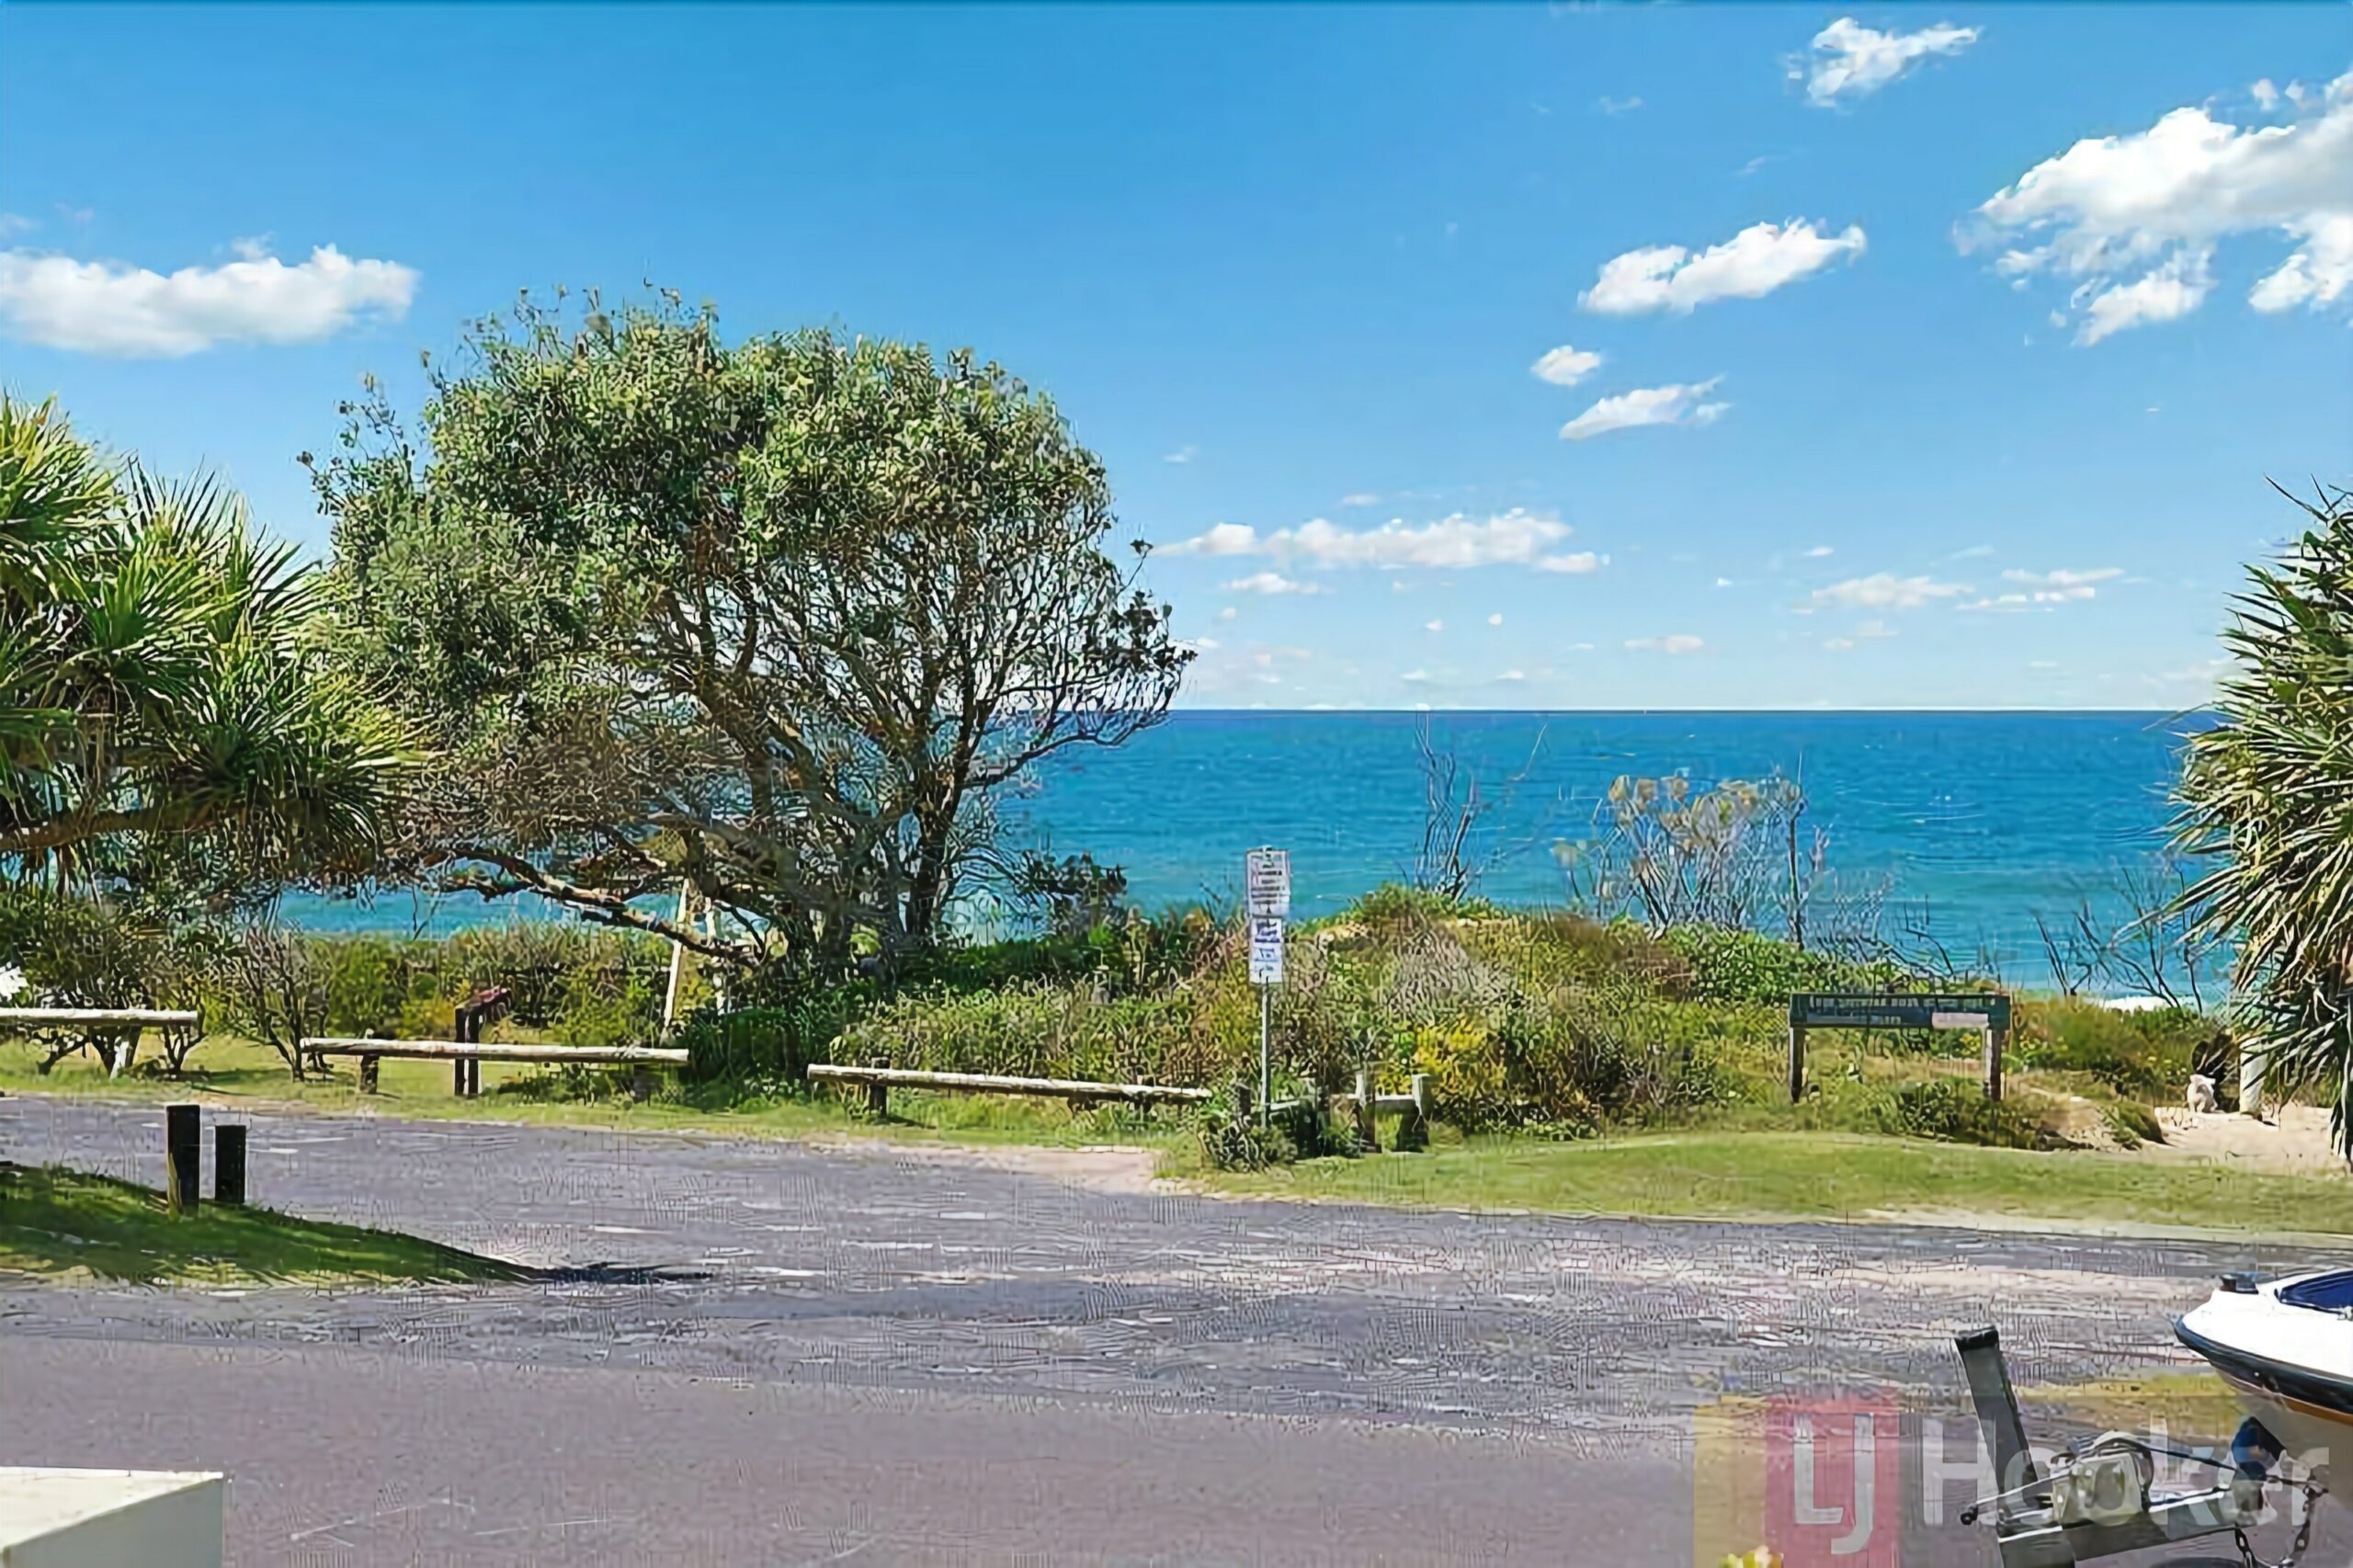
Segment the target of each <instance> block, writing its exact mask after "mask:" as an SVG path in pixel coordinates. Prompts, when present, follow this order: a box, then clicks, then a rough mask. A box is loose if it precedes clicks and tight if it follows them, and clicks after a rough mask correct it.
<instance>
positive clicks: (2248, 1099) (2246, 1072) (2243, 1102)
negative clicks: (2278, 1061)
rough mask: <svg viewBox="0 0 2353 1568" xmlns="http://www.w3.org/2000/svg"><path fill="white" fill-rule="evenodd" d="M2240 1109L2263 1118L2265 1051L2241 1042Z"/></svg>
mask: <svg viewBox="0 0 2353 1568" xmlns="http://www.w3.org/2000/svg"><path fill="white" fill-rule="evenodd" d="M2239 1109H2240V1110H2242V1111H2244V1112H2245V1113H2246V1114H2247V1115H2249V1116H2251V1117H2254V1118H2255V1119H2256V1120H2257V1121H2260V1120H2262V1119H2263V1052H2262V1051H2260V1050H2258V1049H2256V1047H2254V1046H2251V1045H2249V1044H2247V1043H2246V1042H2245V1041H2244V1040H2242V1041H2240V1042H2239Z"/></svg>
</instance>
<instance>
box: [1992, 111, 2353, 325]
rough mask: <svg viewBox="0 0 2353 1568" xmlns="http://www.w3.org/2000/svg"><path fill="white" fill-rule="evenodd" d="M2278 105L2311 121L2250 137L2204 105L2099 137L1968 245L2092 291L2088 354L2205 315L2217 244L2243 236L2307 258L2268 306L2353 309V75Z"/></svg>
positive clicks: (2277, 274)
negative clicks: (2283, 242)
mask: <svg viewBox="0 0 2353 1568" xmlns="http://www.w3.org/2000/svg"><path fill="white" fill-rule="evenodd" d="M2256 97H2257V98H2258V100H2260V99H2261V98H2262V97H2263V95H2262V94H2261V93H2258V94H2257V95H2256ZM2278 97H2285V98H2286V99H2287V100H2288V101H2289V102H2290V103H2292V104H2293V105H2294V106H2295V107H2296V108H2297V110H2298V114H2299V118H2298V119H2295V120H2293V121H2291V122H2290V123H2288V124H2284V125H2263V124H2256V125H2247V126H2241V125H2235V124H2233V123H2231V122H2229V121H2227V120H2222V119H2215V118H2214V116H2213V115H2212V114H2211V112H2210V111H2209V109H2208V108H2206V107H2202V106H2200V107H2190V108H2177V109H2174V110H2172V111H2171V112H2169V113H2167V114H2165V115H2164V116H2162V117H2161V118H2160V119H2158V120H2157V121H2156V123H2155V124H2154V125H2152V126H2150V127H2149V128H2148V129H2147V130H2145V131H2134V132H2131V133H2130V134H2127V135H2120V136H2099V137H2086V139H2084V140H2082V141H2080V142H2076V143H2075V145H2074V146H2072V147H2070V148H2068V149H2067V150H2066V151H2065V152H2063V153H2059V154H2057V155H2056V156H2053V157H2050V158H2046V159H2044V160H2043V161H2042V162H2041V163H2040V164H2037V165H2035V166H2034V167H2032V168H2030V169H2029V170H2028V171H2027V172H2026V173H2025V174H2023V175H2021V176H2018V180H2017V182H2016V183H2014V184H2012V185H2011V186H2009V187H2007V188H2006V189H2004V190H2002V191H2000V192H1998V193H1996V194H1995V196H1994V197H1992V198H1991V199H1988V200H1987V201H1985V202H1984V204H1983V205H1982V206H1980V207H1979V208H1978V209H1977V212H1976V214H1975V216H1974V218H1973V219H1972V222H1970V223H1969V224H1967V225H1964V227H1963V228H1962V230H1961V233H1960V236H1959V238H1960V243H1961V246H1962V248H1963V249H1970V248H1973V247H1974V246H1976V245H1978V244H1986V243H1990V242H1992V241H1994V240H1996V239H2000V240H2003V241H2006V242H2015V241H2023V242H2025V243H2024V245H2023V248H2021V247H2020V245H2019V244H2010V246H2009V248H2007V249H2006V250H2005V251H2004V252H2003V254H2002V255H2001V256H2000V257H1999V258H1998V259H1997V260H1996V261H1995V264H1994V267H1995V270H1996V271H1997V272H2002V273H2005V274H2008V275H2015V276H2019V277H2024V276H2027V275H2031V274H2037V273H2051V274H2056V275H2058V276H2061V277H2064V278H2075V279H2077V280H2079V281H2078V283H2077V286H2076V288H2075V291H2074V293H2073V294H2072V295H2071V296H2070V298H2069V301H2068V303H2069V305H2070V306H2071V307H2075V306H2084V305H2085V304H2086V301H2088V305H2087V306H2086V316H2087V319H2086V321H2085V323H2084V324H2083V326H2082V327H2081V329H2080V331H2079V333H2078V341H2080V342H2083V343H2086V344H2089V343H2097V342H2098V341H2099V340H2100V339H2101V338H2104V337H2107V336H2109V335H2110V334H2112V333H2115V332H2119V331H2121V330H2123V329H2124V328H2126V327H2130V326H2137V325H2142V324H2147V323H2151V322H2161V321H2172V320H2177V319H2178V318H2180V317H2182V316H2185V315H2188V313H2190V312H2193V311H2195V310H2197V309H2198V308H2199V306H2200V304H2202V303H2203V302H2204V301H2205V300H2206V297H2207V296H2208V294H2210V293H2211V291H2212V289H2213V281H2212V275H2211V260H2212V256H2213V252H2214V248H2215V245H2216V244H2217V243H2218V242H2220V241H2222V240H2224V239H2227V238H2230V237H2232V236H2234V235H2239V234H2251V233H2265V232H2275V233H2279V234H2281V235H2283V236H2285V237H2286V238H2287V239H2288V240H2290V241H2291V242H2292V243H2293V244H2294V247H2295V248H2294V249H2293V250H2292V251H2291V252H2290V255H2289V256H2287V257H2286V258H2285V259H2284V260H2283V261H2282V262H2280V264H2279V266H2278V267H2275V268H2274V269H2273V270H2271V271H2270V272H2268V273H2267V274H2265V275H2264V276H2263V277H2262V278H2259V279H2258V280H2257V281H2256V284H2255V286H2254V288H2253V289H2252V290H2250V291H2249V293H2248V295H2247V299H2248V302H2249V303H2250V304H2252V305H2254V306H2255V308H2256V309H2257V310H2260V311H2285V310H2290V309H2293V308H2296V307H2298V306H2304V307H2308V308H2311V309H2314V310H2318V309H2320V308H2322V307H2324V306H2327V305H2331V304H2336V303H2338V302H2340V301H2344V302H2347V303H2353V72H2347V74H2344V75H2342V76H2339V77H2338V78H2336V81H2334V82H2332V83H2330V84H2329V85H2328V86H2327V87H2326V88H2325V89H2324V90H2320V91H2311V90H2307V89H2304V88H2302V85H2301V84H2290V86H2289V88H2288V89H2287V91H2286V93H2284V94H2281V95H2278ZM2278 97H2275V98H2274V99H2273V101H2274V102H2276V101H2278ZM2060 319H2061V320H2064V319H2065V318H2064V317H2063V316H2061V317H2060Z"/></svg>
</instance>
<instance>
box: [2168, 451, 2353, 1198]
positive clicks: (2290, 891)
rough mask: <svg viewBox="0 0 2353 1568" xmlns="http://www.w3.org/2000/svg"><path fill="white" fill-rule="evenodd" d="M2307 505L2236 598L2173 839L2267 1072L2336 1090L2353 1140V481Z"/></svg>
mask: <svg viewBox="0 0 2353 1568" xmlns="http://www.w3.org/2000/svg"><path fill="white" fill-rule="evenodd" d="M2283 494H2285V493H2284V492H2283ZM2290 499H2294V498H2293V497H2290ZM2296 504H2297V505H2298V506H2301V507H2302V509H2303V511H2304V512H2305V514H2306V526H2305V527H2304V528H2303V530H2302V534H2301V536H2300V537H2299V538H2298V539H2297V540H2296V541H2295V542H2294V543H2293V544H2292V545H2291V546H2290V547H2289V549H2288V550H2287V551H2285V552H2284V553H2283V554H2282V555H2281V556H2280V557H2279V559H2278V560H2277V561H2274V562H2261V563H2257V564H2256V565H2254V566H2251V567H2250V568H2248V571H2247V586H2246V588H2245V591H2244V592H2242V593H2241V594H2239V595H2238V596H2237V597H2236V598H2235V599H2234V601H2233V612H2234V613H2233V616H2232V619H2231V623H2230V625H2229V626H2228V628H2227V629H2226V630H2225V631H2224V632H2223V634H2222V644H2223V648H2224V651H2225V653H2227V654H2228V655H2229V661H2230V662H2229V665H2228V668H2227V670H2226V672H2225V673H2224V675H2223V676H2222V679H2221V681H2220V682H2219V684H2218V686H2217V688H2216V692H2215V699H2214V703H2213V710H2214V712H2215V714H2216V716H2217V720H2218V722H2216V723H2215V724H2214V725H2213V726H2212V727H2211V728H2207V729H2203V730H2200V732H2198V733H2194V734H2192V735H2191V736H2190V738H2189V742H2188V755H2187V757H2186V759H2185V762H2184V765H2183V771H2182V777H2181V782H2180V785H2179V789H2178V801H2179V806H2180V811H2179V815H2178V818H2177V824H2176V839H2177V846H2179V848H2180V849H2182V850H2183V851H2184V852H2185V853H2187V854H2188V855H2190V856H2191V857H2193V858H2198V859H2200V861H2202V862H2204V863H2205V864H2206V865H2208V866H2210V867H2211V869H2207V870H2206V871H2205V873H2204V874H2203V875H2202V876H2201V877H2200V879H2199V880H2198V881H2196V882H2195V883H2194V884H2193V885H2192V886H2191V887H2190V889H2189V890H2188V893H2187V894H2186V895H2185V896H2184V898H2183V900H2182V902H2181V907H2182V908H2184V909H2185V910H2187V911H2188V912H2189V913H2190V914H2191V915H2193V916H2194V918H2195V922H2196V924H2195V926H2194V928H2193V935H2194V936H2195V937H2196V938H2198V939H2200V940H2201V941H2205V942H2211V943H2218V944H2228V945H2230V946H2231V948H2232V949H2233V958H2232V971H2231V980H2232V989H2233V994H2234V1014H2235V1015H2236V1017H2237V1020H2238V1023H2239V1025H2240V1027H2241V1029H2242V1031H2243V1036H2242V1039H2243V1048H2244V1049H2247V1050H2251V1051H2256V1052H2257V1053H2258V1054H2259V1055H2260V1056H2261V1058H2262V1060H2263V1062H2264V1068H2265V1076H2266V1080H2267V1083H2268V1085H2270V1086H2271V1087H2273V1088H2274V1089H2276V1090H2277V1091H2279V1092H2280V1093H2289V1092H2293V1091H2295V1090H2297V1089H2301V1088H2320V1089H2323V1090H2324V1091H2325V1092H2327V1093H2328V1094H2329V1095H2330V1097H2331V1099H2332V1101H2333V1103H2334V1104H2335V1106H2336V1113H2335V1120H2334V1126H2335V1130H2336V1138H2337V1141H2338V1142H2339V1144H2340V1146H2342V1147H2344V1148H2345V1149H2346V1150H2347V1153H2348V1154H2353V1121H2348V1120H2347V1115H2346V1109H2347V1097H2348V1093H2347V1092H2348V1091H2353V831H2348V824H2353V494H2348V493H2347V492H2346V491H2344V490H2341V489H2339V490H2323V491H2321V492H2320V493H2319V494H2317V495H2316V496H2315V497H2314V498H2313V500H2311V501H2297V503H2296Z"/></svg>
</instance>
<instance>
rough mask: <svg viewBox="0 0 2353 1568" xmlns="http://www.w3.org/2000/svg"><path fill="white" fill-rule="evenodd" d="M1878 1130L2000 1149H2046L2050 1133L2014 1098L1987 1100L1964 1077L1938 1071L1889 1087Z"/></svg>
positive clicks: (1981, 1091)
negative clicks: (1945, 1074) (1893, 1087)
mask: <svg viewBox="0 0 2353 1568" xmlns="http://www.w3.org/2000/svg"><path fill="white" fill-rule="evenodd" d="M1881 1123H1882V1127H1883V1129H1884V1131H1888V1132H1891V1133H1893V1134H1894V1135H1896V1136H1897V1137H1902V1138H1933V1139H1936V1140H1938V1141H1939V1142H1947V1143H1982V1144H1986V1145H1988V1146H1991V1147H1995V1148H2003V1149H2040V1148H2045V1147H2048V1146H2049V1144H2050V1135H2049V1134H2048V1133H2047V1132H2046V1131H2044V1130H2043V1127H2042V1124H2041V1122H2040V1120H2039V1119H2037V1118H2036V1117H2035V1116H2034V1114H2033V1113H2032V1111H2031V1110H2030V1109H2029V1108H2027V1107H2026V1106H2023V1105H2021V1104H2020V1103H2019V1102H2018V1099H2017V1098H2015V1097H2014V1098H2011V1099H2005V1100H1991V1099H1987V1098H1986V1097H1985V1091H1984V1089H1983V1088H1982V1087H1981V1086H1979V1085H1976V1084H1973V1083H1971V1082H1970V1081H1969V1080H1967V1079H1965V1078H1958V1077H1951V1076H1944V1075H1940V1076H1938V1077H1933V1078H1921V1079H1916V1080H1915V1081H1913V1082H1911V1083H1908V1084H1902V1085H1897V1086H1896V1087H1895V1089H1894V1090H1893V1093H1891V1094H1890V1095H1889V1096H1888V1098H1887V1100H1886V1102H1885V1108H1884V1110H1883V1112H1882V1117H1881Z"/></svg>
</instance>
